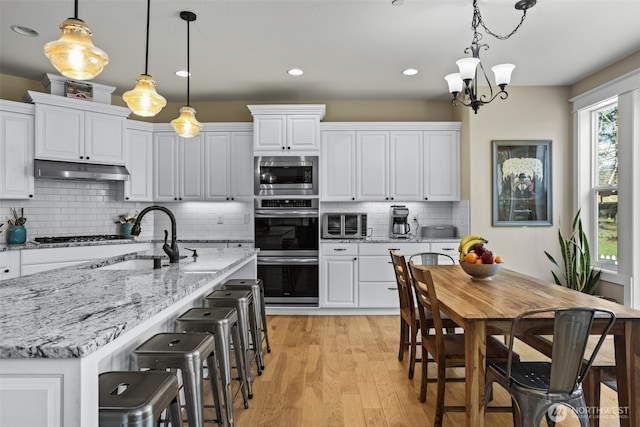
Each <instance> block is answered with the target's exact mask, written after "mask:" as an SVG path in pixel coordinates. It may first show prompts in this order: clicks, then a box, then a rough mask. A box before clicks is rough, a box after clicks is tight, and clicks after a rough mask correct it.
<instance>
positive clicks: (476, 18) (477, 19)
mask: <svg viewBox="0 0 640 427" xmlns="http://www.w3.org/2000/svg"><path fill="white" fill-rule="evenodd" d="M526 17H527V9H523V10H522V18H520V23H519V24H518V25H517V26H516V28H515V29H514V30H513V31H511V32H510V33H509V34H507V35H506V36H501V35H499V34H496V33H494V32H492V31H491V30H489V29H488V28H487V26H486V25H485V24H484V21H483V20H482V15H481V14H480V8H478V0H473V21H472V22H471V27H472V28H473V30H474V31H475V29H476V28H477V27H478V25H480V26H481V27H482V28H484V30H485V31H486V32H487V34H489V35H492V36H493V37H495V38H497V39H498V40H506V39H508V38H509V37H511V36H512V35H514V34H515V33H516V31H518V29H520V27H521V26H522V24H523V23H524V19H525V18H526Z"/></svg>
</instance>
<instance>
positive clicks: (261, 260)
mask: <svg viewBox="0 0 640 427" xmlns="http://www.w3.org/2000/svg"><path fill="white" fill-rule="evenodd" d="M290 264H304V265H318V258H317V257H304V258H294V257H258V265H290Z"/></svg>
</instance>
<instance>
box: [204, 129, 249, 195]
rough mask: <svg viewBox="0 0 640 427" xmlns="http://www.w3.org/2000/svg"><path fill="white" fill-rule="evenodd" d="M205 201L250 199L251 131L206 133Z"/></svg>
mask: <svg viewBox="0 0 640 427" xmlns="http://www.w3.org/2000/svg"><path fill="white" fill-rule="evenodd" d="M204 144H205V146H204V155H205V168H204V173H205V200H251V199H252V198H253V135H252V133H251V132H205V136H204Z"/></svg>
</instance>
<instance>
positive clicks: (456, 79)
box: [444, 73, 462, 93]
mask: <svg viewBox="0 0 640 427" xmlns="http://www.w3.org/2000/svg"><path fill="white" fill-rule="evenodd" d="M444 79H445V80H446V81H447V83H448V84H449V92H450V93H459V92H462V78H461V77H460V73H451V74H447V75H446V76H444Z"/></svg>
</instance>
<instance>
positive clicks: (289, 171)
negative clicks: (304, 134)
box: [254, 156, 319, 196]
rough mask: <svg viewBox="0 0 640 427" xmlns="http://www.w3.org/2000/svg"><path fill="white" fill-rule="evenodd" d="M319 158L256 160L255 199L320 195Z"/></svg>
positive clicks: (290, 157)
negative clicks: (258, 197)
mask: <svg viewBox="0 0 640 427" xmlns="http://www.w3.org/2000/svg"><path fill="white" fill-rule="evenodd" d="M318 184H319V182H318V157H317V156H304V157H302V156H297V157H296V156H270V157H255V179H254V194H255V195H256V196H317V195H318Z"/></svg>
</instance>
